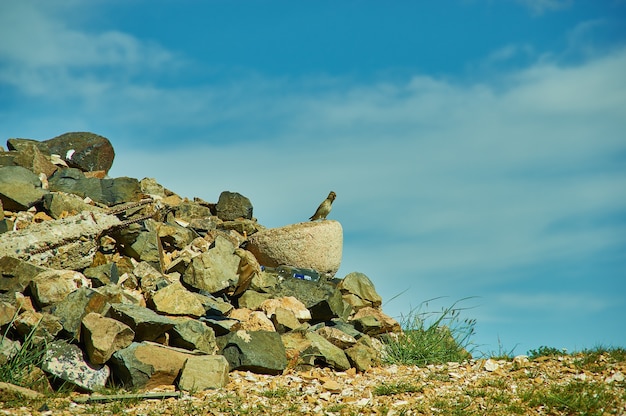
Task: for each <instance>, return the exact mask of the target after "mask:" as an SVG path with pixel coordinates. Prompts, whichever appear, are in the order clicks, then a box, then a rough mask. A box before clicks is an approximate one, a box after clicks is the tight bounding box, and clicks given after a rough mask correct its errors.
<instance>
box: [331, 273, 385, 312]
mask: <svg viewBox="0 0 626 416" xmlns="http://www.w3.org/2000/svg"><path fill="white" fill-rule="evenodd" d="M337 287H338V289H339V290H341V294H342V296H343V299H344V300H345V301H346V302H347V303H348V304H350V305H351V306H352V307H353V308H354V310H355V311H357V310H359V309H361V308H364V307H366V306H369V307H373V308H378V307H380V305H381V303H382V298H381V297H380V295H379V294H378V293H377V292H376V289H375V288H374V284H373V283H372V281H371V280H370V279H369V278H368V277H367V276H366V275H364V274H363V273H359V272H352V273H350V274H348V275H347V276H346V277H344V278H343V280H341V282H339V285H338V286H337Z"/></svg>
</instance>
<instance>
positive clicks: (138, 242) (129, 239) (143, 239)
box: [120, 219, 164, 271]
mask: <svg viewBox="0 0 626 416" xmlns="http://www.w3.org/2000/svg"><path fill="white" fill-rule="evenodd" d="M158 228H159V227H158V225H157V223H156V221H154V220H152V219H148V220H145V221H142V222H141V223H140V224H134V228H133V229H134V230H135V233H129V232H128V229H127V230H124V231H125V232H122V233H121V234H120V236H121V238H122V240H121V242H122V243H123V253H124V254H126V255H127V256H130V257H132V258H134V259H135V260H137V261H145V262H147V263H148V264H150V265H151V266H152V267H154V268H155V269H156V270H158V271H162V270H163V268H164V267H163V247H162V246H161V240H160V239H159V233H158Z"/></svg>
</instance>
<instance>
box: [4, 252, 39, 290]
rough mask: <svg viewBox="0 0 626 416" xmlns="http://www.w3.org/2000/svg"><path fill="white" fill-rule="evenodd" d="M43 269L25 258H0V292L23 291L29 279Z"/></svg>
mask: <svg viewBox="0 0 626 416" xmlns="http://www.w3.org/2000/svg"><path fill="white" fill-rule="evenodd" d="M44 270H46V269H44V268H43V267H39V266H35V265H34V264H30V263H28V262H27V261H25V260H20V259H18V258H15V257H9V256H4V257H2V258H0V292H3V293H5V292H20V293H21V292H23V291H24V289H26V287H28V285H29V284H30V281H31V280H33V278H34V277H35V276H37V275H38V274H39V273H41V272H43V271H44Z"/></svg>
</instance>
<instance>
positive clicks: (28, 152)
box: [14, 143, 57, 177]
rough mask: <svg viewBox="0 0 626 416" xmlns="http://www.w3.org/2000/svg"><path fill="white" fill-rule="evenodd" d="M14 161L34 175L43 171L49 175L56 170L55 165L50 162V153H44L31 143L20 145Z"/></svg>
mask: <svg viewBox="0 0 626 416" xmlns="http://www.w3.org/2000/svg"><path fill="white" fill-rule="evenodd" d="M14 161H15V163H16V164H17V165H19V166H22V167H25V168H26V169H28V170H30V171H31V172H33V173H35V174H36V175H39V174H40V173H43V174H44V175H46V177H49V176H50V175H52V174H53V173H54V172H55V171H56V170H57V167H56V166H55V165H53V164H52V162H50V155H49V154H48V155H46V154H45V153H43V152H42V151H41V150H39V148H38V146H36V145H34V144H32V143H27V144H25V145H24V146H22V147H21V148H20V150H19V151H18V153H17V155H16V156H15V159H14Z"/></svg>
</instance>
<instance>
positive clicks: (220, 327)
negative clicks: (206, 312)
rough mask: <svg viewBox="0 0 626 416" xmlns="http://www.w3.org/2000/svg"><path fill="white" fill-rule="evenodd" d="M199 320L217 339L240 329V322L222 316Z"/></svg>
mask: <svg viewBox="0 0 626 416" xmlns="http://www.w3.org/2000/svg"><path fill="white" fill-rule="evenodd" d="M200 320H201V321H202V322H204V323H206V324H207V326H208V327H209V328H211V329H212V330H213V331H214V332H215V335H216V336H218V337H219V336H222V335H226V334H229V333H231V332H232V331H236V330H237V329H239V328H241V322H240V321H239V320H237V319H232V318H227V317H222V316H210V317H201V318H200Z"/></svg>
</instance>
